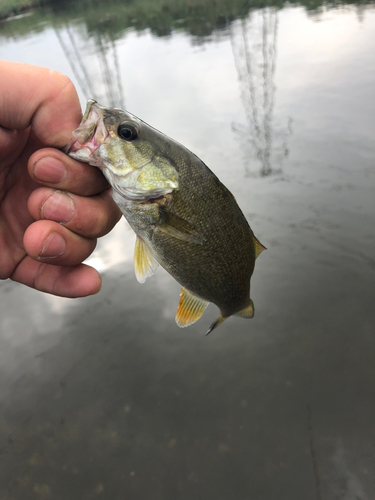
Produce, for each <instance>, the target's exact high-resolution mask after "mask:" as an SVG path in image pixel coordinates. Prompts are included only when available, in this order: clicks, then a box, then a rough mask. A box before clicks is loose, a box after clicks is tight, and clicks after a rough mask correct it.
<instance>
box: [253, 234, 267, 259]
mask: <svg viewBox="0 0 375 500" xmlns="http://www.w3.org/2000/svg"><path fill="white" fill-rule="evenodd" d="M253 242H254V248H255V258H257V257H258V255H259V254H260V253H262V252H263V250H267V248H266V247H265V246H264V245H262V243H261V242H260V241H259V240H258V238H257V237H256V236H254V235H253Z"/></svg>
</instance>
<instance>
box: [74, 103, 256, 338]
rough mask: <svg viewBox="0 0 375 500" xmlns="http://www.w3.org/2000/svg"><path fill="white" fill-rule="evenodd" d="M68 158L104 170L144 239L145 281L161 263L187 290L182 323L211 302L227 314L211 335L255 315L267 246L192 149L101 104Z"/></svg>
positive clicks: (138, 264)
mask: <svg viewBox="0 0 375 500" xmlns="http://www.w3.org/2000/svg"><path fill="white" fill-rule="evenodd" d="M67 153H68V154H69V155H70V156H72V157H73V158H76V159H78V160H80V161H85V162H87V163H89V164H91V165H93V166H96V167H99V168H100V169H101V170H102V171H103V173H104V175H105V177H106V178H107V180H108V182H109V183H110V185H111V186H112V188H113V198H114V200H115V202H116V203H117V205H118V206H119V208H120V209H121V211H122V213H123V214H124V216H125V218H126V219H127V221H128V222H129V224H130V226H131V227H132V228H133V230H134V232H135V233H136V235H137V241H136V248H135V254H134V264H135V272H136V277H137V279H138V281H140V282H144V281H145V280H146V279H147V278H148V277H149V276H151V275H152V274H153V273H154V271H155V269H156V268H157V266H158V265H159V264H160V265H161V266H162V267H164V269H166V270H167V271H168V273H169V274H170V275H171V276H173V277H174V278H175V279H176V280H177V281H178V282H179V283H180V284H181V285H182V290H181V298H180V303H179V307H178V311H177V314H176V322H177V324H178V325H179V326H181V327H184V326H188V325H190V324H192V323H194V322H195V321H197V320H198V319H199V318H200V316H201V315H202V314H203V312H204V310H205V308H206V307H207V305H208V303H209V302H212V303H214V304H216V305H217V306H218V308H219V309H220V315H219V317H218V319H217V320H216V321H215V322H214V323H213V324H212V325H211V327H210V329H209V331H208V332H207V333H209V332H210V331H212V330H213V329H214V328H216V327H217V326H218V325H219V324H220V323H222V321H224V320H225V319H226V318H228V317H229V316H231V315H238V316H242V317H247V318H250V317H252V316H253V315H254V308H253V302H252V300H251V299H250V278H251V275H252V273H253V270H254V264H255V259H256V257H257V256H258V255H259V253H260V252H261V251H262V250H264V246H263V245H262V244H261V243H260V242H259V241H258V240H257V238H256V237H255V236H254V234H253V232H252V230H251V228H250V226H249V224H248V222H247V221H246V219H245V217H244V215H243V213H242V212H241V210H240V208H239V206H238V205H237V203H236V200H235V199H234V197H233V195H232V194H231V193H230V191H229V190H228V189H227V188H226V187H225V186H224V185H223V184H222V183H221V182H220V181H219V179H218V178H217V177H216V176H215V175H214V174H213V172H211V170H210V169H209V168H208V167H207V166H206V165H205V164H204V163H203V162H202V161H201V160H200V159H199V158H198V157H197V156H196V155H194V154H193V153H191V152H190V151H189V150H188V149H187V148H185V147H184V146H182V145H181V144H179V143H177V142H176V141H174V140H173V139H170V138H169V137H167V136H165V135H164V134H162V133H161V132H159V131H157V130H156V129H154V128H152V127H151V126H149V125H148V124H146V123H145V122H143V121H141V120H139V119H138V118H137V117H135V116H134V115H131V114H130V113H128V112H126V111H122V110H119V109H115V108H104V107H102V106H100V105H99V104H98V103H96V102H95V101H92V100H90V101H89V102H88V103H87V108H86V112H85V114H84V117H83V119H82V122H81V124H80V126H79V128H78V129H77V130H75V131H74V132H73V139H72V141H71V142H70V144H69V145H68V147H67Z"/></svg>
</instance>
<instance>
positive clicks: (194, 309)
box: [175, 287, 209, 328]
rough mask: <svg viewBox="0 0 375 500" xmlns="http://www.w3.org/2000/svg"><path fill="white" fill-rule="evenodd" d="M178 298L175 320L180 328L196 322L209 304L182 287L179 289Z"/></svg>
mask: <svg viewBox="0 0 375 500" xmlns="http://www.w3.org/2000/svg"><path fill="white" fill-rule="evenodd" d="M180 297H181V298H180V302H179V304H178V309H177V313H176V318H175V319H176V323H177V325H178V326H179V327H180V328H185V327H186V326H189V325H192V324H193V323H195V322H196V321H198V319H199V318H200V317H201V316H202V314H203V313H204V311H205V309H206V307H207V306H208V304H209V302H207V300H203V299H201V298H199V297H197V296H196V295H194V294H193V293H192V292H190V291H189V290H187V289H186V288H184V287H182V288H181V293H180Z"/></svg>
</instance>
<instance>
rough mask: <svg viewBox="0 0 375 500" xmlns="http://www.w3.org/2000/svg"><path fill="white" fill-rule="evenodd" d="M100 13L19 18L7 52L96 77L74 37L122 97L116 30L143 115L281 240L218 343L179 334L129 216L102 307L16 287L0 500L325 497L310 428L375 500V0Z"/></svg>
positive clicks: (355, 491) (335, 475) (0, 308)
mask: <svg viewBox="0 0 375 500" xmlns="http://www.w3.org/2000/svg"><path fill="white" fill-rule="evenodd" d="M198 3H199V4H198ZM306 3H307V2H306ZM316 3H317V2H313V3H311V5H313V4H314V5H316ZM227 4H228V5H227ZM240 4H242V6H243V8H242V10H241V9H240ZM87 5H88V3H85V2H84V0H82V2H75V3H73V2H72V3H71V10H70V11H69V12H68V11H67V10H65V11H59V12H57V11H56V12H54V13H52V12H49V11H46V10H35V11H34V14H33V15H32V16H29V17H24V18H19V19H15V20H13V21H10V22H8V23H2V24H1V25H0V26H1V28H0V29H1V32H0V40H1V52H2V55H3V57H5V58H8V59H13V60H21V61H24V62H29V63H34V64H40V65H44V66H48V67H51V68H53V69H56V70H60V71H62V72H66V73H67V74H69V76H70V77H71V78H72V79H73V80H74V81H75V83H76V85H77V86H78V85H81V84H79V83H78V81H77V78H76V77H75V76H74V74H73V73H72V70H71V67H70V65H69V63H68V62H67V60H66V58H65V57H64V53H63V52H62V49H61V45H60V42H59V40H58V37H57V36H56V31H57V32H58V34H59V36H60V37H61V38H62V40H63V44H65V49H66V50H67V51H69V53H70V59H71V60H74V63H75V64H76V66H77V68H76V72H77V73H78V72H80V73H79V74H80V78H81V80H82V87H84V86H85V85H86V84H88V83H90V85H91V88H89V87H86V89H85V91H86V92H89V91H92V92H97V94H95V95H96V96H97V98H100V99H102V100H104V99H105V100H106V102H108V100H109V98H110V97H109V93H108V92H109V89H108V87H107V84H106V82H105V80H104V79H103V77H102V73H101V71H102V69H103V70H104V68H105V66H104V62H103V61H102V57H105V58H106V63H107V64H108V67H109V70H110V72H111V73H112V75H113V76H114V82H113V85H114V87H115V88H114V89H112V94H113V95H114V96H115V98H119V97H120V93H119V92H120V91H119V89H118V85H117V83H116V80H117V74H116V65H115V55H114V53H113V50H112V40H113V43H114V44H115V46H116V55H117V58H118V67H119V75H120V77H121V82H122V83H123V85H124V94H125V96H126V101H127V102H126V103H125V104H126V106H127V107H129V109H130V110H131V111H133V112H134V113H136V114H138V115H139V116H141V117H142V118H145V119H146V121H148V122H150V123H151V124H154V125H155V126H157V127H158V128H160V129H161V130H163V131H165V132H166V133H167V134H168V135H171V136H172V137H175V138H176V139H177V140H180V141H182V142H183V143H184V144H185V145H187V146H188V147H189V148H190V149H192V150H193V151H194V152H196V153H197V154H198V155H199V156H201V157H202V159H203V160H204V161H206V162H207V163H208V165H209V166H210V168H212V169H213V170H215V173H217V175H218V176H219V178H220V179H222V180H223V181H224V183H225V184H227V185H228V187H230V189H231V190H232V191H233V193H234V194H235V196H236V198H237V200H238V202H239V205H240V206H241V208H243V210H244V213H245V215H246V217H247V218H248V219H249V221H250V223H251V226H252V227H253V229H254V230H255V231H256V234H257V236H259V238H260V239H261V241H264V243H265V244H266V245H267V246H268V248H269V250H268V251H267V252H265V253H264V257H263V255H262V258H261V259H260V261H259V263H258V264H257V271H256V273H255V275H254V277H253V280H254V281H253V292H254V301H255V304H256V308H257V311H256V315H255V317H254V319H253V320H251V322H250V321H249V322H245V321H244V320H242V319H239V318H233V320H231V322H230V323H228V325H225V324H224V325H223V326H222V328H223V330H222V331H220V330H218V332H217V335H212V336H211V337H210V336H209V337H207V338H204V330H203V331H202V327H201V325H199V324H197V325H196V326H195V325H193V326H192V327H191V329H190V330H189V331H185V330H180V329H178V328H177V327H176V326H175V325H174V322H173V316H174V313H175V309H176V307H177V303H178V293H179V287H178V285H177V284H176V283H174V282H173V280H172V279H171V278H170V277H169V276H168V275H167V274H166V273H165V271H163V270H162V269H160V270H159V271H158V272H157V273H156V275H155V276H154V277H153V278H152V279H151V280H149V281H148V282H147V283H145V284H144V285H142V286H141V285H139V284H138V283H137V282H136V280H135V277H134V270H133V265H132V258H133V248H134V234H133V232H132V230H131V229H130V228H127V229H126V225H125V221H124V220H123V221H121V223H120V225H119V226H118V227H116V229H115V231H113V232H111V234H110V235H109V236H108V237H105V238H103V239H101V241H100V243H99V245H98V249H97V250H96V252H95V254H94V255H93V256H92V258H91V260H90V263H92V264H94V265H95V266H97V267H98V268H99V269H100V270H102V271H103V270H104V277H103V278H104V279H103V290H102V291H101V293H100V294H98V295H97V296H94V297H89V298H87V299H86V298H85V299H80V300H79V301H70V300H68V299H65V300H64V299H60V298H51V297H45V296H43V295H41V294H39V293H37V292H34V291H32V290H29V289H26V288H25V287H20V286H18V285H17V284H14V283H11V282H5V284H1V286H0V456H2V457H3V458H4V460H3V462H2V467H0V498H1V499H3V498H8V499H9V498H17V500H30V499H31V498H34V497H35V498H36V500H42V499H43V495H44V500H45V499H46V498H47V494H48V492H49V491H50V494H49V497H48V498H53V499H55V498H56V500H59V498H60V497H61V498H64V499H65V498H69V499H71V500H82V499H83V498H94V497H97V496H98V495H99V494H100V498H101V499H105V500H107V499H108V500H113V499H117V498H120V497H121V498H122V497H123V498H131V499H133V498H142V499H148V498H152V499H153V500H175V499H177V498H178V499H180V498H181V500H184V499H191V498H201V497H202V498H208V499H213V498H215V499H216V500H228V499H232V498H233V499H235V500H239V499H241V500H245V499H250V498H251V499H253V498H254V499H256V500H258V499H261V500H274V499H275V498H279V497H280V491H282V492H283V495H284V496H283V498H287V499H288V500H297V499H298V500H300V499H301V498H302V499H304V500H316V498H317V495H316V491H315V490H316V488H315V480H316V478H314V458H313V457H314V453H312V449H311V448H312V446H311V437H312V436H313V438H314V447H313V448H315V451H316V461H317V469H318V471H319V476H320V490H321V496H322V498H327V499H328V498H329V499H331V498H332V499H337V498H345V499H349V498H350V499H352V498H358V499H360V500H369V499H372V498H374V497H375V482H374V475H373V474H372V473H371V471H374V470H375V462H374V453H373V450H374V443H375V435H374V415H375V398H374V387H373V386H374V383H373V380H374V376H375V375H374V367H375V364H374V352H375V350H374V347H375V345H374V342H375V340H374V325H375V310H374V307H373V291H374V279H375V275H374V267H373V263H374V242H375V238H374V213H375V206H374V189H375V173H374V158H375V147H374V141H373V137H374V120H373V117H374V115H375V99H374V89H375V71H374V64H375V59H374V57H373V54H374V52H375V38H374V36H373V33H374V28H375V11H374V9H372V10H371V7H369V6H367V7H366V15H365V16H364V18H363V21H362V22H361V23H359V21H358V8H356V7H346V8H345V9H344V8H342V7H338V8H337V9H333V10H330V11H327V10H326V8H324V9H323V11H322V13H321V14H319V17H318V18H317V17H316V15H314V16H313V15H307V13H306V9H305V8H304V7H302V6H299V7H290V6H289V7H288V8H280V9H279V10H278V11H275V10H273V9H270V8H266V10H265V11H263V10H253V11H252V12H251V13H250V14H249V10H248V9H249V3H248V2H240V1H238V2H237V1H235V0H233V1H232V2H230V5H229V2H225V1H224V0H222V1H220V0H217V1H216V2H214V1H213V0H212V1H207V2H198V0H193V1H192V2H190V1H189V2H181V3H179V2H176V1H174V2H172V0H163V2H159V1H157V0H155V2H150V1H148V2H145V1H141V0H140V1H137V2H123V1H122V2H113V1H110V0H109V1H108V2H105V3H104V2H92V0H91V1H90V6H91V7H90V8H87ZM93 5H95V9H94V8H92V6H93ZM165 5H168V9H167V10H166V9H164V10H163V9H162V6H165ZM85 6H86V7H85ZM151 6H152V9H151ZM146 7H148V10H147V8H146ZM219 11H220V12H221V14H220V15H221V17H220V20H221V21H220V23H218V20H219ZM178 16H180V17H178ZM184 16H186V17H184ZM151 18H152V19H151ZM223 19H225V23H224V22H223ZM318 21H319V22H318ZM52 26H53V27H54V30H53V29H51V27H52ZM219 26H220V29H218V27H219ZM105 30H107V32H106V33H104V32H105ZM68 31H69V32H70V34H69V33H68ZM163 33H164V34H167V33H168V36H161V35H163ZM70 37H71V38H72V39H73V41H74V44H75V45H76V47H77V50H76V49H75V48H74V45H73V43H72V42H71V40H70ZM98 38H100V40H98ZM101 43H102V44H103V45H104V49H101V48H100V44H101ZM100 50H102V52H101V54H100V53H99V52H100ZM78 54H79V57H80V58H81V60H82V61H83V63H84V65H85V69H86V75H85V74H84V73H83V70H82V68H81V66H79V63H78V60H76V59H74V58H77V55H78ZM234 57H235V60H234ZM249 68H250V69H251V71H249ZM238 79H240V90H241V94H242V95H241V96H239V92H238V90H239V83H238ZM151 90H152V92H151ZM116 92H117V94H116ZM116 96H117V97H116ZM155 96H157V98H155ZM80 97H81V98H82V102H84V99H85V96H84V95H83V90H82V92H81V91H80ZM254 116H255V117H256V120H254ZM288 116H291V117H293V127H294V131H293V134H291V132H290V130H289V129H288ZM233 122H234V123H235V124H236V125H235V128H236V129H241V130H242V131H243V133H242V134H241V133H239V132H236V133H233V132H232V131H231V123H233ZM239 124H242V127H241V126H240V125H239ZM254 124H257V127H258V128H257V129H255V125H254ZM239 141H240V147H239V145H238V143H239ZM240 149H242V150H243V152H246V155H247V158H246V161H247V162H248V163H247V167H246V168H247V172H248V176H247V178H244V174H245V173H244V168H243V163H242V156H241V155H242V152H241V151H239V150H240ZM289 149H290V154H287V156H284V155H285V154H286V153H287V152H288V150H289ZM257 151H260V153H259V158H257V157H256V152H257ZM280 162H282V169H283V173H282V175H277V176H276V175H274V176H272V175H268V176H265V177H261V175H262V172H264V174H263V175H265V173H268V174H270V173H273V172H274V171H276V170H277V169H278V168H280ZM270 169H271V172H270ZM114 264H117V265H114ZM209 314H211V313H209ZM209 314H208V315H209ZM212 314H214V312H212ZM307 405H308V407H309V408H311V411H310V412H306V406H307ZM309 428H310V431H311V432H310V434H309ZM131 474H132V475H131ZM284 492H285V493H284ZM98 498H99V497H98Z"/></svg>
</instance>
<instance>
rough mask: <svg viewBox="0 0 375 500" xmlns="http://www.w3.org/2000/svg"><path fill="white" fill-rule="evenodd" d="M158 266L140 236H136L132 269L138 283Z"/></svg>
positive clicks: (145, 278) (144, 279) (143, 280)
mask: <svg viewBox="0 0 375 500" xmlns="http://www.w3.org/2000/svg"><path fill="white" fill-rule="evenodd" d="M158 266H159V263H158V262H157V261H156V260H155V257H154V256H153V255H152V252H151V250H150V249H149V247H148V246H147V245H146V243H145V242H144V241H143V240H142V238H140V237H139V236H137V239H136V242H135V249H134V270H135V277H136V278H137V280H138V281H139V283H144V282H145V281H146V280H147V278H149V277H150V276H152V275H153V274H154V272H155V271H156V269H157V268H158Z"/></svg>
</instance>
